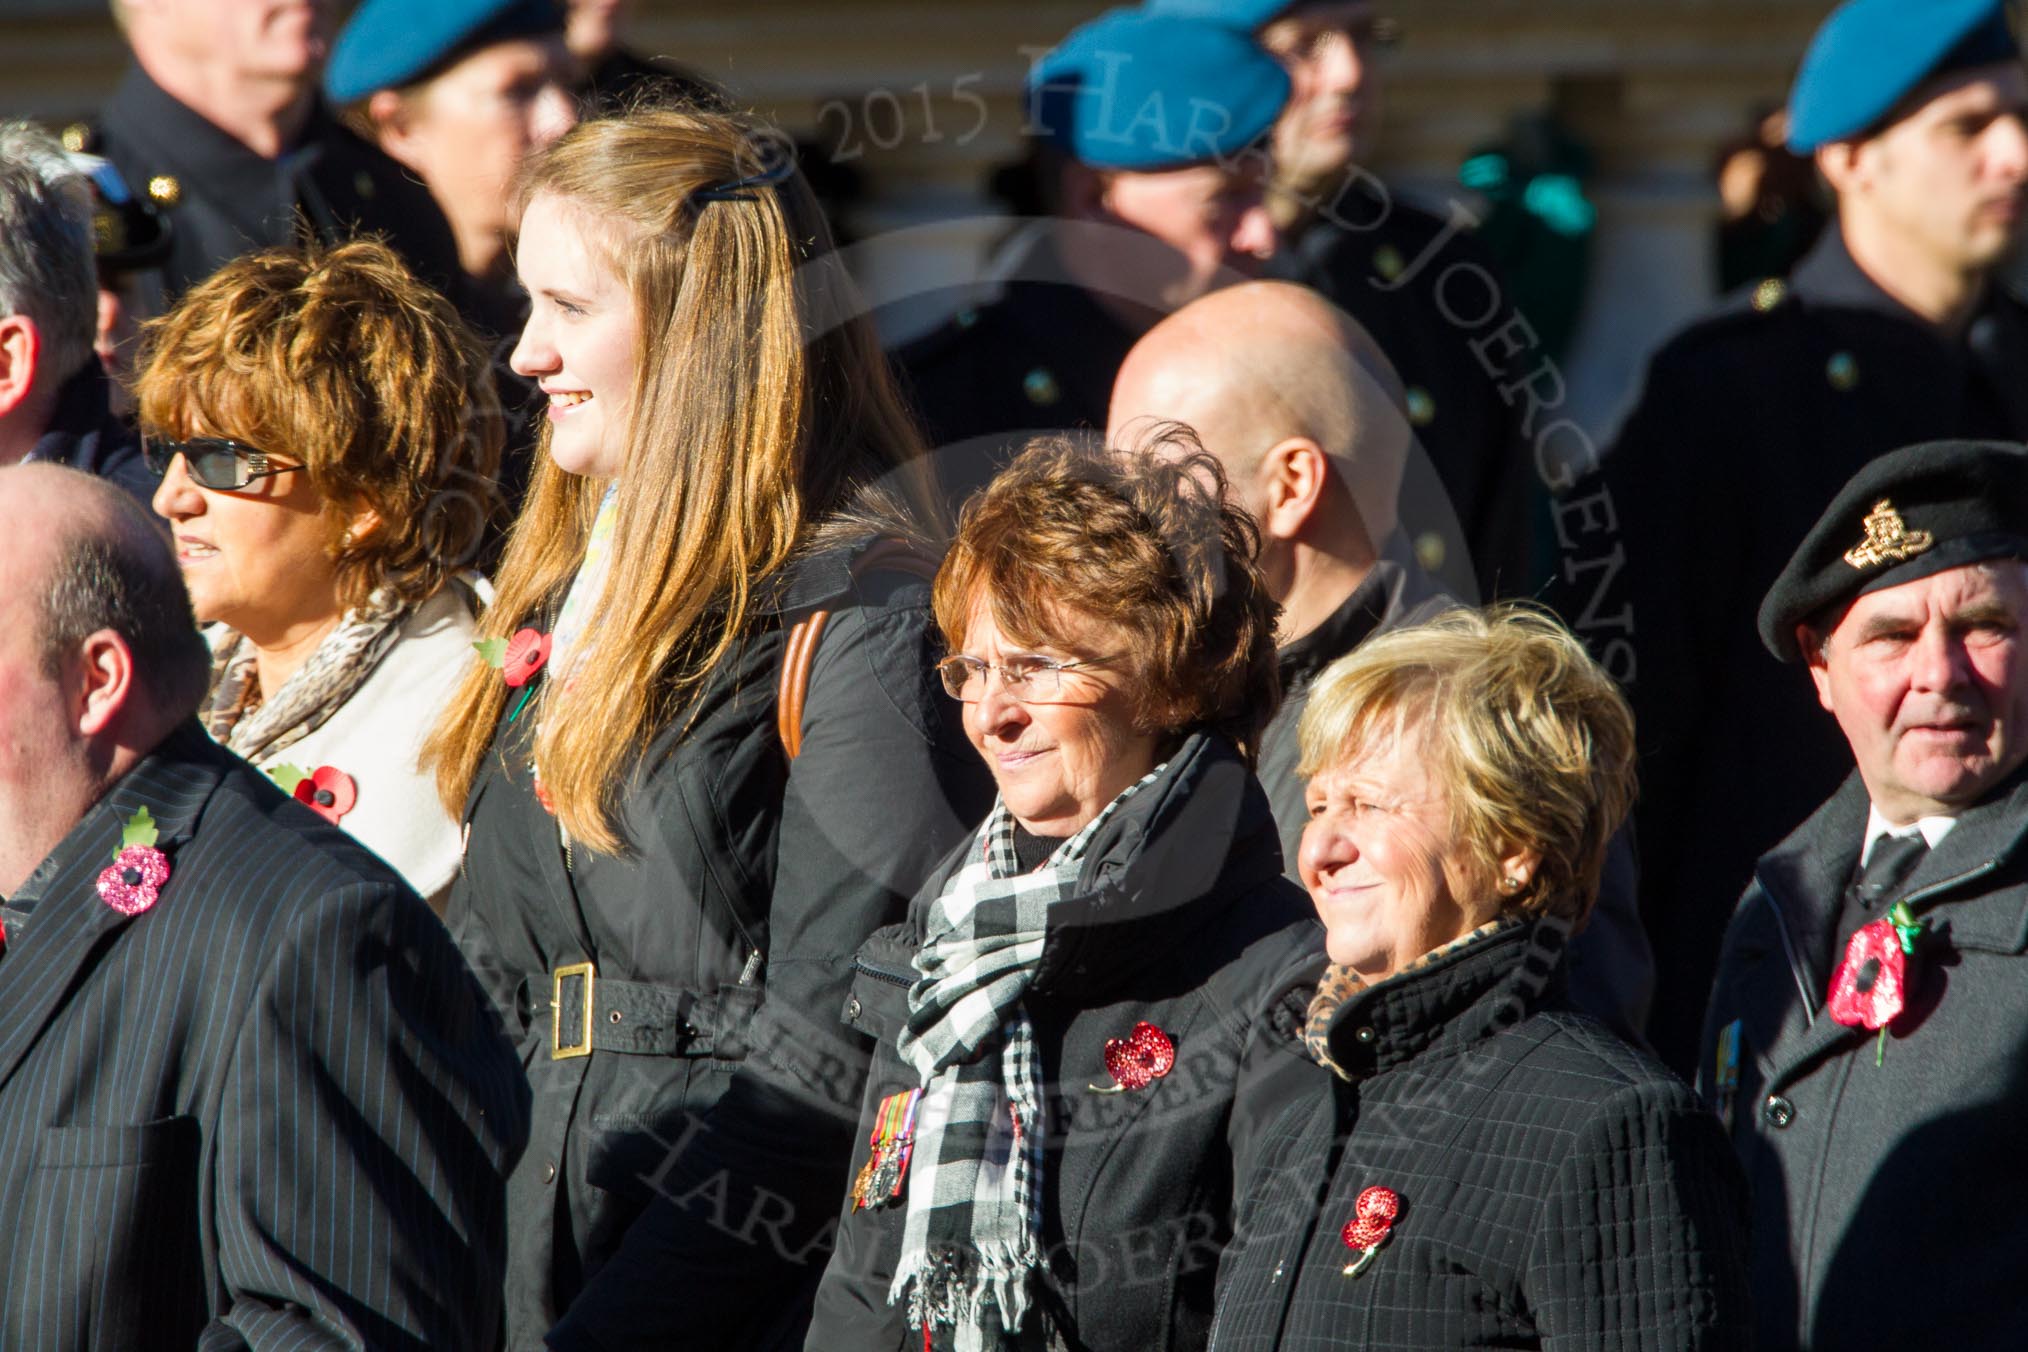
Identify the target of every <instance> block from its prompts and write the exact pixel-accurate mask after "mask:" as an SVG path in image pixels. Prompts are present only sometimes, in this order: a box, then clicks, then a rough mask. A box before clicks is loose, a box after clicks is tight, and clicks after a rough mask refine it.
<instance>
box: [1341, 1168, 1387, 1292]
mask: <svg viewBox="0 0 2028 1352" xmlns="http://www.w3.org/2000/svg"><path fill="white" fill-rule="evenodd" d="M1400 1214H1401V1194H1399V1193H1397V1192H1396V1191H1395V1190H1394V1189H1393V1188H1383V1187H1381V1186H1379V1185H1378V1184H1375V1185H1374V1186H1373V1187H1370V1188H1368V1189H1366V1191H1364V1192H1362V1193H1360V1194H1359V1198H1358V1200H1357V1201H1355V1202H1353V1203H1352V1219H1351V1220H1349V1221H1346V1222H1345V1228H1344V1229H1343V1230H1340V1231H1339V1232H1338V1237H1339V1238H1340V1239H1342V1240H1344V1241H1345V1247H1346V1248H1348V1249H1350V1250H1352V1252H1353V1253H1355V1254H1357V1255H1358V1257H1357V1258H1355V1259H1353V1260H1352V1261H1351V1262H1349V1263H1347V1264H1346V1265H1345V1275H1346V1276H1347V1277H1357V1276H1358V1275H1359V1274H1360V1273H1362V1272H1364V1271H1366V1267H1367V1265H1368V1264H1369V1263H1371V1262H1372V1261H1373V1255H1374V1254H1376V1253H1379V1252H1380V1246H1381V1245H1383V1244H1385V1243H1386V1242H1387V1236H1388V1233H1389V1232H1390V1231H1391V1230H1393V1229H1394V1220H1395V1217H1397V1216H1399V1215H1400Z"/></svg>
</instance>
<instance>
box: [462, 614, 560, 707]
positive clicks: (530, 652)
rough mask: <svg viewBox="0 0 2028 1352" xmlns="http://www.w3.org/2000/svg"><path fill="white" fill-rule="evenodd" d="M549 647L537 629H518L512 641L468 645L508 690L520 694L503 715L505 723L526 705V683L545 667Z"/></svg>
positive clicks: (486, 641)
mask: <svg viewBox="0 0 2028 1352" xmlns="http://www.w3.org/2000/svg"><path fill="white" fill-rule="evenodd" d="M549 645H550V637H549V635H548V634H545V633H543V632H542V631H541V630H539V629H518V630H516V631H515V633H514V637H512V638H482V639H479V640H478V641H477V642H475V643H473V644H472V646H473V647H474V648H476V649H478V650H479V656H480V657H482V658H484V659H485V660H486V665H487V666H489V667H492V668H493V669H494V670H496V671H498V672H499V673H500V679H501V680H503V681H505V682H507V688H508V689H509V690H519V691H520V692H521V695H520V698H518V699H516V700H515V701H514V707H513V709H512V710H510V711H509V712H508V714H507V721H508V722H509V723H512V722H513V721H514V720H515V719H516V718H519V717H520V716H521V709H522V706H523V705H525V704H527V703H528V696H529V694H530V693H531V692H530V689H529V685H528V683H529V682H530V681H532V680H534V679H535V675H536V673H537V672H539V671H541V670H542V668H543V666H544V665H545V664H547V663H548V661H549Z"/></svg>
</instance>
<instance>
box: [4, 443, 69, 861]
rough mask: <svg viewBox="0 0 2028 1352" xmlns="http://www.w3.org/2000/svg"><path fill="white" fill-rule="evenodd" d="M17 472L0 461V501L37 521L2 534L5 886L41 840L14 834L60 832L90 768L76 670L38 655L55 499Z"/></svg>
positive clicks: (47, 838) (45, 838)
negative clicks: (53, 666)
mask: <svg viewBox="0 0 2028 1352" xmlns="http://www.w3.org/2000/svg"><path fill="white" fill-rule="evenodd" d="M29 468H33V467H32V466H31V467H29ZM23 475H24V471H21V470H9V471H0V476H4V477H0V511H5V512H7V513H9V519H11V520H14V521H17V522H23V521H41V522H44V523H45V526H44V528H42V529H35V530H13V531H9V532H6V533H5V534H4V536H0V888H5V889H6V890H9V891H11V890H12V889H13V888H14V887H16V886H18V885H19V884H20V881H21V878H22V876H23V875H25V874H26V872H27V871H28V870H29V869H31V868H32V867H33V866H34V865H35V863H36V860H37V859H39V858H40V857H41V855H42V853H43V851H44V849H45V848H46V845H44V844H40V843H38V844H37V845H36V846H34V847H32V848H28V849H23V848H20V843H21V842H26V841H34V842H53V841H55V840H60V839H61V838H62V837H63V834H64V832H65V831H67V830H68V829H69V828H70V826H71V825H72V824H73V823H74V822H75V821H76V820H77V815H78V811H79V808H78V802H77V799H78V795H77V793H76V791H75V786H76V784H77V783H78V782H79V781H80V779H82V778H84V777H86V776H87V773H88V772H87V767H86V754H85V739H84V737H83V734H82V733H81V732H80V731H79V730H78V717H79V713H80V706H79V703H78V701H79V700H80V699H81V694H80V692H81V689H82V686H81V683H80V678H79V673H78V671H77V670H76V669H73V668H72V667H69V666H67V667H66V668H65V669H63V670H61V671H59V672H58V673H56V674H54V675H52V674H51V673H49V672H48V671H45V670H44V669H43V663H42V641H41V640H42V601H43V596H44V594H45V593H46V592H47V591H48V589H49V576H50V569H51V568H52V567H53V566H54V565H55V561H56V540H55V539H54V538H53V537H54V536H55V535H56V531H55V530H54V529H53V528H52V527H51V526H50V525H48V523H52V522H54V521H56V520H58V519H59V517H60V516H61V515H62V504H61V503H60V502H56V501H53V500H52V499H51V498H50V497H49V495H48V494H47V492H46V491H44V490H45V488H46V485H43V484H39V483H36V482H34V481H32V480H30V481H27V482H24V480H23V477H22V476H23Z"/></svg>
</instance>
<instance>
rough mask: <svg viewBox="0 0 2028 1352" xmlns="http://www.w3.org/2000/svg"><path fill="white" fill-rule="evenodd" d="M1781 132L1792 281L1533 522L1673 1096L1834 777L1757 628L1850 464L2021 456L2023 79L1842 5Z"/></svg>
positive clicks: (1933, 5)
mask: <svg viewBox="0 0 2028 1352" xmlns="http://www.w3.org/2000/svg"><path fill="white" fill-rule="evenodd" d="M1789 111H1790V118H1791V122H1790V129H1789V135H1790V146H1791V147H1792V148H1793V149H1795V150H1797V151H1798V152H1799V153H1807V154H1810V155H1813V156H1814V159H1815V164H1816V168H1817V171H1818V173H1819V175H1820V176H1821V177H1822V179H1823V180H1824V182H1825V183H1827V184H1828V185H1829V187H1830V189H1831V191H1832V193H1833V195H1834V196H1835V198H1836V199H1837V217H1836V220H1835V221H1834V222H1833V223H1832V224H1831V226H1830V227H1829V228H1828V229H1826V230H1825V231H1824V234H1823V236H1822V238H1821V239H1820V240H1819V242H1818V244H1817V245H1816V247H1815V248H1814V249H1813V250H1812V251H1811V253H1810V254H1809V256H1808V257H1806V258H1805V259H1804V260H1803V262H1801V263H1800V264H1798V265H1797V267H1796V269H1795V272H1794V274H1793V275H1792V276H1791V277H1789V278H1787V279H1779V278H1770V279H1767V280H1765V281H1762V282H1760V283H1759V284H1758V285H1756V286H1753V287H1750V288H1748V289H1747V290H1746V291H1745V292H1743V293H1741V294H1740V295H1737V296H1735V297H1732V298H1730V299H1729V300H1727V301H1726V302H1725V303H1724V304H1722V305H1721V307H1720V308H1719V311H1718V313H1716V314H1714V315H1712V316H1709V317H1706V318H1704V319H1701V320H1699V321H1698V322H1697V323H1695V324H1693V325H1691V326H1690V327H1689V328H1687V329H1685V330H1684V331H1683V332H1682V333H1680V334H1678V335H1677V336H1676V337H1675V338H1673V339H1672V340H1670V342H1669V343H1668V344H1667V345H1666V346H1665V347H1663V349H1662V350H1661V351H1660V352H1659V353H1658V354H1657V355H1656V357H1655V358H1654V361H1653V363H1652V364H1651V365H1650V367H1649V370H1648V375H1647V384H1646V388H1645V389H1644V390H1643V391H1642V393H1641V396H1640V400H1639V403H1638V404H1637V405H1636V407H1635V408H1634V410H1633V412H1632V413H1631V414H1630V415H1629V417H1628V419H1627V421H1626V423H1625V424H1624V425H1623V427H1622V429H1621V431H1620V433H1619V436H1618V438H1617V441H1616V444H1615V445H1614V446H1613V447H1612V449H1611V450H1610V451H1609V452H1608V453H1607V455H1606V456H1605V459H1604V465H1603V468H1602V470H1601V472H1600V475H1599V477H1598V478H1596V479H1594V480H1591V481H1588V482H1585V483H1582V484H1579V485H1577V486H1574V487H1569V488H1566V489H1565V490H1564V496H1563V501H1562V503H1561V504H1560V506H1559V508H1558V509H1557V511H1556V512H1555V521H1556V533H1557V537H1558V539H1557V544H1558V546H1559V548H1560V551H1561V555H1562V557H1561V564H1560V579H1559V584H1560V586H1561V588H1562V590H1561V591H1560V593H1559V595H1558V596H1557V597H1556V604H1557V606H1558V609H1559V610H1561V611H1562V613H1563V615H1564V617H1565V618H1566V619H1567V620H1569V621H1570V622H1571V624H1572V626H1573V627H1574V628H1576V630H1577V632H1578V635H1579V637H1581V638H1583V639H1585V640H1586V641H1587V642H1588V643H1590V644H1591V645H1592V647H1593V650H1594V651H1595V652H1597V653H1598V654H1599V655H1600V657H1601V658H1602V659H1603V660H1605V661H1606V662H1607V665H1608V666H1609V667H1610V668H1611V669H1612V670H1613V673H1614V675H1616V676H1618V677H1619V678H1620V679H1621V680H1622V681H1623V682H1625V683H1626V685H1627V694H1628V697H1629V698H1630V699H1631V700H1632V702H1633V705H1634V715H1635V720H1636V723H1637V725H1638V727H1639V729H1640V756H1641V800H1640V803H1639V805H1638V806H1637V807H1636V809H1635V835H1636V839H1637V842H1638V844H1639V848H1640V854H1641V889H1642V910H1643V913H1644V915H1645V917H1646V919H1647V922H1648V932H1649V933H1650V934H1651V935H1653V936H1654V939H1655V952H1656V956H1657V959H1658V961H1659V963H1660V967H1659V970H1658V973H1657V976H1658V984H1657V989H1656V1006H1655V1016H1654V1018H1653V1020H1652V1022H1651V1024H1650V1027H1649V1035H1650V1040H1651V1041H1652V1042H1653V1043H1654V1046H1655V1049H1656V1050H1657V1051H1658V1052H1659V1053H1661V1055H1662V1057H1663V1059H1664V1060H1667V1061H1669V1062H1670V1063H1671V1064H1673V1065H1675V1066H1676V1067H1677V1068H1678V1069H1679V1070H1684V1071H1686V1072H1687V1070H1688V1068H1689V1062H1690V1057H1691V1052H1692V1048H1693V1045H1694V1043H1695V1041H1696V1035H1697V1015H1698V1011H1699V1010H1700V1009H1701V1008H1702V1007H1703V1003H1704V998H1705V996H1706V994H1707V993H1708V991H1709V989H1710V982H1711V973H1712V970H1713V966H1714V964H1715V962H1716V960H1717V952H1718V940H1719V936H1720V933H1721V932H1722V930H1723V928H1724V925H1725V917H1726V915H1727V913H1728V911H1729V910H1730V908H1731V905H1732V901H1733V898H1734V896H1735V895H1736V891H1737V888H1738V886H1739V880H1740V879H1741V878H1742V877H1744V876H1745V875H1746V873H1747V871H1748V870H1749V869H1751V868H1752V866H1753V861H1754V860H1755V859H1756V858H1758V857H1759V855H1760V854H1761V852H1762V851H1764V850H1766V849H1767V848H1768V847H1769V846H1770V845H1772V844H1774V842H1775V841H1776V840H1778V839H1780V837H1781V834H1782V832H1784V831H1786V830H1787V829H1788V828H1789V827H1790V826H1791V825H1792V824H1793V823H1795V822H1796V821H1798V820H1800V819H1801V817H1802V816H1803V815H1804V814H1805V813H1807V812H1808V811H1809V810H1810V808H1811V807H1812V806H1814V805H1815V804H1816V803H1818V802H1821V801H1822V799H1823V797H1824V795H1825V794H1827V793H1829V792H1830V791H1831V789H1832V787H1833V786H1834V785H1836V783H1837V782H1838V778H1839V776H1840V775H1842V774H1843V773H1844V770H1845V768H1846V762H1845V761H1844V759H1843V757H1844V748H1843V747H1841V746H1840V745H1839V744H1838V742H1837V740H1836V739H1835V738H1834V737H1832V736H1831V735H1830V731H1831V730H1830V729H1829V728H1828V727H1822V726H1819V723H1820V720H1817V719H1815V718H1813V717H1812V709H1811V706H1810V705H1809V703H1808V702H1807V692H1806V691H1805V690H1804V689H1802V688H1801V687H1800V686H1799V685H1792V684H1791V683H1788V682H1784V681H1783V680H1781V679H1780V675H1779V673H1778V672H1777V671H1776V670H1775V669H1774V668H1773V667H1772V666H1770V665H1769V664H1768V662H1767V661H1766V659H1765V658H1764V657H1763V656H1762V655H1761V651H1760V645H1759V642H1758V641H1757V639H1756V638H1755V636H1754V633H1753V625H1752V623H1751V622H1750V617H1751V616H1752V614H1753V608H1754V606H1755V605H1757V604H1758V603H1759V601H1760V598H1761V596H1762V595H1763V594H1764V593H1765V592H1766V590H1767V587H1768V584H1769V583H1770V582H1771V581H1773V579H1774V576H1775V574H1776V572H1777V571H1779V569H1780V568H1781V565H1782V561H1783V560H1784V559H1786V558H1787V557H1788V553H1789V551H1790V550H1791V549H1793V548H1794V547H1795V543H1796V541H1797V540H1799V539H1801V538H1802V535H1803V532H1804V531H1805V530H1806V529H1808V527H1809V524H1810V520H1811V517H1810V513H1811V512H1812V511H1814V510H1815V509H1816V507H1817V506H1818V505H1820V504H1822V503H1824V502H1827V501H1829V500H1830V498H1831V495H1832V494H1833V493H1834V492H1836V490H1837V488H1838V486H1839V485H1840V484H1842V483H1844V481H1845V480H1846V479H1848V478H1849V477H1851V475H1852V474H1853V473H1854V472H1855V471H1857V470H1858V469H1859V468H1860V466H1862V465H1864V464H1865V463H1866V462H1867V461H1868V460H1870V459H1872V458H1873V457H1875V456H1878V455H1882V454H1884V453H1886V452H1888V451H1891V450H1893V449H1894V448H1896V447H1898V446H1908V445H1913V444H1914V443H1916V442H1920V441H1929V440H1932V439H1935V438H1939V437H1997V438H2002V439H2005V440H2009V441H2028V381H2024V380H2023V379H2022V374H2021V373H2022V372H2023V371H2028V304H2024V303H2023V301H2022V299H2021V298H2020V297H2019V296H2017V295H2016V294H2015V293H2014V292H2013V291H2011V290H2009V289H2008V287H2007V286H2006V284H2005V283H2004V280H2003V278H2002V277H2001V276H2000V275H1999V270H2000V268H2001V266H2002V264H2003V262H2004V260H2005V259H2006V257H2007V256H2008V254H2009V250H2010V249H2012V248H2013V247H2014V246H2015V245H2016V244H2018V243H2019V242H2020V240H2021V238H2022V227H2023V224H2024V222H2028V122H2024V116H2028V75H2024V73H2023V70H2022V65H2021V57H2020V52H2019V49H2018V47H2017V46H2016V44H2015V40H2014V37H2013V34H2012V32H2011V31H2010V29H2009V27H2008V22H2007V16H2006V12H2005V6H2004V5H2003V4H2002V3H2001V0H1848V3H1847V4H1845V5H1843V6H1841V7H1840V8H1839V9H1838V10H1837V11H1836V12H1835V13H1833V14H1832V15H1831V16H1830V17H1829V18H1828V19H1827V20H1826V21H1825V23H1824V24H1823V25H1822V27H1821V28H1820V29H1819V30H1818V33H1817V36H1816V38H1815V40H1814V41H1813V42H1812V44H1811V47H1810V51H1809V54H1808V55H1807V56H1806V57H1805V59H1804V61H1803V65H1802V69H1801V72H1800V74H1799V75H1798V76H1797V78H1796V82H1795V87H1794V89H1793V90H1792V91H1791V94H1790V98H1789ZM1582 469H1583V466H1575V467H1573V469H1572V472H1573V473H1576V472H1581V471H1582ZM1560 486H1561V485H1559V487H1560Z"/></svg>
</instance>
